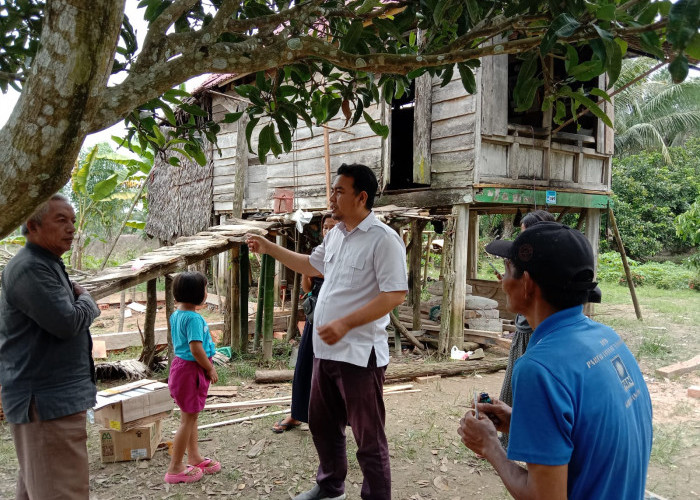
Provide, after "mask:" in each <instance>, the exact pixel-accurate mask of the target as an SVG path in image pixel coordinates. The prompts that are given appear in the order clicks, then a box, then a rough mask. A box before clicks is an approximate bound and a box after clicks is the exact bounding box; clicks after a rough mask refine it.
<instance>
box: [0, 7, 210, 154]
mask: <svg viewBox="0 0 700 500" xmlns="http://www.w3.org/2000/svg"><path fill="white" fill-rule="evenodd" d="M138 4H139V0H126V15H127V16H128V17H129V21H130V22H131V25H132V26H133V27H134V31H136V38H137V39H138V41H139V47H141V44H142V43H143V39H144V38H145V36H146V30H147V28H148V23H147V22H146V21H144V20H143V12H144V10H145V9H143V8H142V9H137V6H138ZM125 76H126V75H125V74H124V73H121V74H120V75H117V78H114V79H112V80H110V82H111V83H119V82H120V81H122V80H123V79H124V77H125ZM206 77H207V75H203V76H200V77H197V78H193V79H192V80H190V81H189V82H187V90H190V91H192V90H194V89H195V88H196V87H197V86H198V85H199V84H200V83H201V82H202V81H203V80H204V79H205V78H206ZM18 98H19V93H18V92H15V91H14V90H12V89H9V91H8V93H7V94H2V93H0V110H2V112H0V127H2V126H3V125H5V122H6V121H7V120H8V118H9V117H10V113H11V112H12V109H13V108H14V107H15V104H16V103H17V99H18ZM124 130H125V129H124V122H123V121H122V122H119V123H117V124H116V125H114V126H112V127H110V128H108V129H106V130H103V131H102V132H98V133H96V134H91V135H89V136H87V138H86V139H85V142H84V143H83V147H91V146H94V145H95V144H97V143H100V142H108V143H110V145H111V146H112V147H113V148H116V144H115V143H114V142H112V140H111V137H112V136H113V135H117V136H123V135H124V134H125V132H124Z"/></svg>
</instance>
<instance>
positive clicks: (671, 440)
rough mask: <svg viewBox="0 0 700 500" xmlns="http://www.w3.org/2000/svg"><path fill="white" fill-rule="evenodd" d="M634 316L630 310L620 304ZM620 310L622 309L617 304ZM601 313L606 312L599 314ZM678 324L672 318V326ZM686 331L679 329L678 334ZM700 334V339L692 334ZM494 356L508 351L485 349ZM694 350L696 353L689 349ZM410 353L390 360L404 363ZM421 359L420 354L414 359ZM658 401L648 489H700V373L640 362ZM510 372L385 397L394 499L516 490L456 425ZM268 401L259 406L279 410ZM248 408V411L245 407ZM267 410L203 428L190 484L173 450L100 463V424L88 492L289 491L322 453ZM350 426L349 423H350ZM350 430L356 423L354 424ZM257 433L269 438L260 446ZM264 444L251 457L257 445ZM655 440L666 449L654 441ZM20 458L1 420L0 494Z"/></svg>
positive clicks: (250, 394)
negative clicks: (280, 429) (210, 466)
mask: <svg viewBox="0 0 700 500" xmlns="http://www.w3.org/2000/svg"><path fill="white" fill-rule="evenodd" d="M623 313H624V314H625V315H629V314H630V311H628V310H625V311H623ZM616 314H617V312H616ZM599 319H602V318H599ZM668 327H669V329H671V330H673V329H675V328H676V327H675V326H674V325H668ZM677 329H678V330H679V332H680V331H681V330H682V334H683V335H691V337H694V338H697V337H696V335H697V333H698V329H697V327H693V328H692V329H690V330H688V328H687V327H685V326H683V327H682V326H677ZM679 335H680V334H679ZM695 342H697V341H695ZM487 354H488V356H496V355H503V352H487ZM688 357H690V356H688ZM407 358H412V356H410V355H406V356H402V359H401V360H399V359H392V362H394V363H397V362H407V361H408V359H407ZM414 362H416V361H414ZM642 368H643V369H644V371H645V374H646V375H647V383H648V385H649V390H650V392H651V395H652V401H653V404H654V425H655V437H656V439H657V440H658V441H659V443H660V445H659V444H656V443H655V452H654V454H653V455H652V461H651V465H650V468H649V475H648V482H647V488H648V489H649V490H651V491H653V492H655V493H656V494H658V495H660V496H661V497H664V498H667V499H669V500H672V499H688V498H690V499H692V498H699V497H700V475H698V473H697V471H698V470H700V400H697V399H690V398H688V397H687V395H686V392H687V387H688V386H690V385H700V376H698V372H695V374H688V375H684V376H683V377H680V378H678V379H674V380H671V381H669V380H658V379H655V378H654V377H653V370H652V368H651V367H650V366H646V364H645V362H644V361H642ZM503 376H504V374H503V372H499V373H493V374H484V375H467V376H460V377H450V378H443V379H440V380H438V381H436V382H431V383H428V384H420V385H419V384H415V386H414V387H415V388H418V389H421V392H415V393H408V394H398V395H391V396H387V397H386V399H385V400H386V407H387V422H386V428H387V435H388V438H389V443H390V452H391V466H392V484H393V495H392V497H393V498H394V499H401V500H421V499H422V500H429V499H434V500H438V499H444V500H457V499H463V500H464V499H483V500H497V499H507V498H510V496H509V495H508V493H507V492H506V490H505V488H504V487H503V485H502V483H501V481H500V479H499V478H498V476H497V475H496V474H495V472H494V471H493V469H492V468H491V466H490V465H489V464H488V463H487V462H485V461H483V460H480V459H477V458H476V457H475V455H474V454H473V453H472V452H471V451H469V450H468V449H466V448H465V447H464V446H463V445H462V444H461V442H460V440H459V436H458V435H457V432H456V429H457V425H458V421H459V419H460V418H461V416H462V415H463V413H464V412H465V411H466V410H467V408H468V407H469V406H470V401H471V397H472V396H471V395H472V394H473V391H474V390H479V391H487V392H489V393H490V394H492V395H497V394H498V393H499V390H500V386H501V383H502V380H503ZM290 392H291V385H290V384H279V385H257V384H254V383H252V382H249V381H248V382H244V384H243V385H242V386H240V387H239V393H238V396H237V397H236V398H233V399H225V398H215V399H213V400H212V399H211V398H210V400H212V401H216V402H225V401H231V400H233V401H240V400H249V399H259V398H263V397H273V396H283V395H288V394H290ZM280 409H282V408H279V407H270V408H266V409H261V410H259V411H258V413H264V412H269V411H274V410H280ZM248 414H250V412H249V413H248ZM237 416H240V415H239V414H233V413H231V412H215V413H214V412H212V413H206V414H205V413H202V415H201V422H202V423H210V422H216V421H222V420H227V419H231V418H236V417H237ZM278 418H280V417H279V416H275V417H272V416H270V417H265V418H261V419H258V420H253V421H251V422H247V423H243V424H234V425H229V426H225V427H219V428H215V429H210V430H208V431H202V432H201V433H200V440H201V443H200V446H201V449H202V451H203V453H204V454H205V455H207V456H211V457H215V458H216V459H218V460H220V461H221V462H222V464H223V470H222V472H221V473H220V474H217V475H214V476H206V477H205V478H204V479H203V480H202V481H200V482H198V483H195V484H192V485H176V486H170V485H166V484H164V483H163V474H164V473H165V470H166V468H167V464H168V461H169V457H168V455H167V451H165V450H159V451H157V452H156V454H155V456H154V458H153V459H152V460H145V461H140V462H122V463H116V464H102V463H100V458H99V446H98V428H97V426H95V425H92V426H89V439H88V450H89V454H90V488H91V498H94V499H98V500H109V499H114V500H116V499H119V500H129V499H151V498H153V499H184V498H198V499H204V498H229V497H230V498H241V499H270V500H282V499H288V498H290V496H293V495H295V494H296V493H298V492H300V491H303V490H306V489H308V488H310V487H311V486H312V485H313V481H314V475H315V470H316V466H317V461H316V454H315V450H314V446H313V442H312V440H311V436H310V433H309V432H308V430H304V429H303V428H297V429H294V430H291V431H289V432H286V433H284V434H273V433H272V432H271V430H270V427H271V425H272V424H273V422H274V421H275V420H276V419H278ZM177 419H178V415H177V414H175V415H174V416H172V417H171V418H169V419H166V420H165V421H164V432H163V436H164V440H165V439H169V438H170V436H171V435H172V434H171V432H172V431H173V430H174V429H175V428H176V426H177V423H178V420H177ZM348 431H350V429H348ZM349 434H350V432H349ZM260 441H263V444H262V445H261V443H260ZM254 446H255V447H260V446H263V448H262V452H261V453H260V454H258V455H257V456H254V457H253V458H249V456H248V454H249V453H250V452H251V449H253V447H254ZM657 448H659V449H658V450H657ZM355 451H356V448H355V444H354V440H353V439H352V437H351V435H349V437H348V459H349V474H348V479H347V492H348V499H352V500H355V499H359V498H360V496H359V491H360V485H361V481H362V475H361V472H360V470H359V467H358V464H357V460H356V459H355V457H354V454H355ZM15 471H16V460H15V458H14V449H13V447H12V440H11V438H10V435H9V429H8V428H7V426H6V425H3V426H0V498H13V497H14V478H15V473H16V472H15Z"/></svg>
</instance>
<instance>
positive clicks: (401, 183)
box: [386, 82, 425, 190]
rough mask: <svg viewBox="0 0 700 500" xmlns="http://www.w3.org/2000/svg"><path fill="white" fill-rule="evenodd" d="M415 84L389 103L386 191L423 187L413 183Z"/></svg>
mask: <svg viewBox="0 0 700 500" xmlns="http://www.w3.org/2000/svg"><path fill="white" fill-rule="evenodd" d="M415 95H416V91H415V84H414V83H413V82H411V87H410V89H407V90H406V93H405V94H404V95H403V96H401V98H400V99H394V100H393V102H392V103H391V159H390V162H391V163H390V165H391V167H390V168H391V170H390V182H389V183H388V184H387V187H386V188H387V190H392V189H394V190H396V189H411V188H418V187H423V186H425V185H424V184H416V183H414V182H413V127H414V121H415V104H416V102H415Z"/></svg>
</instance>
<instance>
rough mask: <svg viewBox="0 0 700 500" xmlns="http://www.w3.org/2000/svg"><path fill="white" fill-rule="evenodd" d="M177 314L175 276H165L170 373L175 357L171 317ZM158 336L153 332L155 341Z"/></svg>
mask: <svg viewBox="0 0 700 500" xmlns="http://www.w3.org/2000/svg"><path fill="white" fill-rule="evenodd" d="M173 312H175V297H174V296H173V276H172V274H166V275H165V318H166V321H165V324H166V328H165V329H166V334H167V335H166V338H167V341H168V373H170V363H171V362H172V360H173V357H174V350H173V332H172V331H171V329H170V316H172V314H173ZM155 337H156V334H155V330H154V331H153V338H154V340H155Z"/></svg>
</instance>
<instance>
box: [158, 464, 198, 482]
mask: <svg viewBox="0 0 700 500" xmlns="http://www.w3.org/2000/svg"><path fill="white" fill-rule="evenodd" d="M203 475H204V472H203V471H202V469H200V468H198V467H194V466H193V465H188V466H187V468H186V469H185V470H184V471H183V472H180V473H179V474H170V473H167V474H165V478H164V479H165V482H166V483H168V484H178V483H194V482H196V481H199V480H200V479H202V476H203Z"/></svg>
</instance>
